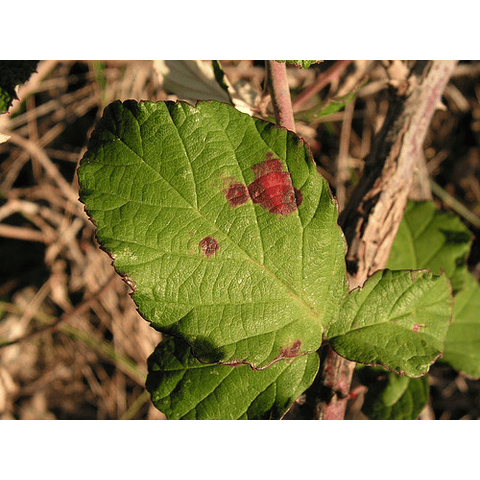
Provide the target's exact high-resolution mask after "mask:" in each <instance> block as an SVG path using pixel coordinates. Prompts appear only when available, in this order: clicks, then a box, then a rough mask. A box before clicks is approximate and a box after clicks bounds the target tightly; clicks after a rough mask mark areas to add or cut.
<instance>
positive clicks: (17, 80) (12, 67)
mask: <svg viewBox="0 0 480 480" xmlns="http://www.w3.org/2000/svg"><path fill="white" fill-rule="evenodd" d="M37 64H38V60H1V61H0V114H1V113H6V112H7V111H8V109H9V108H10V106H11V105H12V102H13V100H15V99H17V94H16V93H15V87H16V86H17V85H20V84H22V83H25V82H26V81H27V80H28V79H29V78H30V75H31V74H32V73H33V72H34V71H35V69H36V68H37Z"/></svg>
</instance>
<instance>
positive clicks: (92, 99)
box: [0, 61, 480, 419]
mask: <svg viewBox="0 0 480 480" xmlns="http://www.w3.org/2000/svg"><path fill="white" fill-rule="evenodd" d="M223 65H224V68H225V69H226V71H227V73H228V74H229V75H230V78H231V80H232V81H233V82H235V81H237V80H241V79H243V80H246V81H248V82H249V83H250V84H251V85H253V86H254V88H256V89H257V90H259V91H260V88H261V87H260V85H261V82H262V79H263V73H264V72H263V68H262V66H261V64H260V63H254V62H249V61H240V62H224V63H223ZM333 65H334V62H325V64H321V65H319V66H316V67H315V68H314V69H309V70H304V71H302V70H298V69H291V73H292V75H291V82H292V85H291V86H292V89H293V90H295V89H297V88H302V89H303V88H305V87H308V86H309V85H312V84H313V83H314V82H315V78H316V76H317V74H318V73H319V72H320V73H322V74H323V75H325V72H329V71H330V73H331V72H332V71H331V70H329V69H330V68H331V67H332V66H333ZM366 75H368V77H369V78H370V79H371V81H370V82H369V83H368V84H367V85H366V86H364V87H363V88H362V89H361V90H360V92H359V95H358V97H357V100H356V102H355V104H351V106H349V107H347V109H346V110H345V111H344V112H340V113H337V114H334V115H333V116H332V117H330V118H329V119H328V120H329V121H328V122H326V121H325V119H316V120H312V119H306V120H304V121H302V122H299V123H298V133H299V134H300V135H301V136H303V137H304V138H305V139H306V141H307V142H308V143H309V145H310V147H311V148H312V152H313V154H314V157H315V159H316V161H317V162H318V164H319V167H320V168H321V170H322V173H323V174H324V175H325V176H326V178H327V180H328V181H329V182H330V183H331V185H332V188H333V189H334V191H335V192H336V193H337V195H338V197H339V199H340V201H342V198H344V197H345V196H347V198H348V192H349V189H350V188H351V180H352V178H353V179H355V177H358V175H359V174H360V171H361V166H362V162H361V159H362V158H364V157H365V155H366V154H367V153H368V150H369V147H370V144H371V140H372V136H373V134H374V132H375V130H376V129H377V128H378V126H379V125H380V124H381V121H382V118H383V116H384V115H385V111H386V106H387V104H386V97H385V90H384V88H385V75H384V70H383V68H382V67H381V65H379V63H378V62H353V63H352V64H348V65H347V64H345V65H344V68H342V70H341V71H339V72H338V75H337V74H336V76H330V77H329V78H326V84H325V88H323V89H322V90H321V92H320V95H321V96H322V97H323V98H324V97H326V96H328V95H329V96H335V95H340V94H342V93H346V92H347V91H349V89H351V88H352V86H353V85H357V84H359V83H361V81H362V79H363V78H364V77H365V76H366ZM19 97H20V99H21V100H22V103H20V102H15V104H14V107H13V109H11V112H10V114H8V115H3V116H1V117H0V131H4V130H9V131H11V132H12V137H11V139H10V140H9V141H8V142H7V143H5V144H2V145H0V273H1V277H0V343H3V346H1V348H0V418H1V419H162V418H164V416H163V415H162V414H161V413H160V412H158V411H157V410H156V409H155V408H154V407H153V406H152V405H151V404H150V401H149V396H148V394H146V392H145V391H144V381H145V377H146V373H147V372H146V359H147V357H148V356H149V355H150V353H151V352H152V351H153V349H154V347H155V345H156V344H157V343H158V342H159V341H160V340H161V335H160V334H159V333H158V332H156V331H154V330H153V329H152V328H151V327H150V326H149V324H148V322H146V321H144V320H143V319H142V318H141V317H140V316H139V315H138V313H137V312H136V309H135V305H134V304H133V302H132V300H131V299H130V297H129V295H128V292H129V289H128V287H127V286H126V285H125V284H124V283H123V281H122V280H121V279H120V277H119V276H118V275H116V274H115V273H114V271H113V268H112V266H111V260H110V258H109V257H108V255H107V254H106V253H104V252H103V251H101V250H100V249H99V248H98V245H97V244H96V242H95V238H94V229H93V226H92V224H91V223H90V222H89V220H88V218H87V217H86V215H85V213H84V210H83V206H82V205H81V204H80V203H79V202H78V185H77V180H76V175H75V172H76V168H77V164H78V161H79V160H80V158H81V157H82V155H83V153H84V151H85V148H86V143H87V139H88V137H89V135H90V132H91V130H92V128H93V126H94V124H95V122H96V121H97V120H98V119H99V117H100V116H101V114H102V111H103V108H104V107H105V106H106V105H107V104H108V103H110V102H111V101H113V100H115V99H120V100H125V99H127V98H134V99H137V100H141V99H150V100H163V99H166V98H167V97H168V96H167V92H164V91H163V90H162V89H161V87H160V85H159V82H158V78H157V76H156V73H155V72H154V70H153V69H152V64H151V62H147V61H129V62H118V61H115V62H93V61H81V62H77V61H42V62H40V64H39V66H38V69H37V73H36V74H35V75H34V76H32V78H31V79H30V81H29V82H28V83H27V84H25V85H24V86H22V87H21V89H20V91H19ZM479 100H480V63H479V62H466V63H462V64H459V65H458V67H457V70H456V72H455V75H454V77H453V79H452V81H451V83H450V85H449V87H448V88H447V91H446V92H445V103H446V104H447V106H448V110H447V111H444V112H438V113H437V114H436V116H435V118H434V121H433V124H432V128H431V132H430V133H429V136H428V139H427V142H426V145H425V155H426V159H427V168H428V171H429V174H430V176H431V177H432V178H434V179H435V180H436V182H437V184H438V185H439V186H440V187H441V188H442V189H443V190H442V191H444V192H447V193H449V194H451V195H452V196H453V197H456V198H457V199H458V200H460V201H461V202H462V203H463V205H465V206H466V207H467V209H468V210H469V212H471V213H473V214H474V215H476V216H477V217H478V215H479V214H480V183H479V180H480V106H479ZM302 101H303V100H302ZM298 104H299V102H298ZM262 108H264V109H267V112H268V106H265V105H263V106H260V107H259V109H262ZM339 159H340V164H341V165H343V169H336V168H335V164H336V162H337V161H338V160H339ZM345 172H347V173H348V175H345ZM352 173H353V175H352ZM442 196H443V201H438V200H437V201H438V203H439V205H440V206H443V207H446V208H452V205H451V201H450V200H449V197H447V196H445V195H444V194H442ZM472 222H475V219H470V220H469V221H467V225H468V226H469V227H470V228H472V229H473V230H474V231H476V232H477V233H478V229H479V227H480V226H479V225H477V226H476V227H474V225H473V224H472ZM479 262H480V254H479V252H478V247H477V244H475V246H474V250H473V252H472V254H471V256H470V261H469V264H470V267H471V269H472V270H473V271H474V273H476V274H477V278H478V273H479V268H478V265H479ZM431 384H432V398H431V405H430V406H429V408H428V409H426V410H425V412H424V413H423V414H422V418H443V419H449V418H452V419H455V418H465V419H467V418H480V386H479V381H474V380H471V379H468V378H466V377H464V376H463V375H461V374H458V373H457V372H455V371H453V370H452V369H449V368H448V367H447V366H445V365H438V366H434V367H433V368H432V375H431ZM360 401H361V399H360ZM358 402H359V400H357V401H356V402H354V403H352V405H351V408H350V414H349V415H350V417H349V418H359V413H358V411H359V408H360V404H359V403H358Z"/></svg>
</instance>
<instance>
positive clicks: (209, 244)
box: [199, 237, 219, 258]
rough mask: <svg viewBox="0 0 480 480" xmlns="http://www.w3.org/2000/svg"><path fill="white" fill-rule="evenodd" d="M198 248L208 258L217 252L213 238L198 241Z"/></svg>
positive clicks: (216, 245) (216, 244)
mask: <svg viewBox="0 0 480 480" xmlns="http://www.w3.org/2000/svg"><path fill="white" fill-rule="evenodd" d="M199 245H200V248H201V249H202V252H203V254H204V255H205V256H206V257H207V258H209V257H211V256H212V255H213V254H214V253H216V252H217V251H218V248H219V245H218V242H217V241H216V240H215V239H214V238H213V237H205V238H204V239H202V240H201V241H200V244H199Z"/></svg>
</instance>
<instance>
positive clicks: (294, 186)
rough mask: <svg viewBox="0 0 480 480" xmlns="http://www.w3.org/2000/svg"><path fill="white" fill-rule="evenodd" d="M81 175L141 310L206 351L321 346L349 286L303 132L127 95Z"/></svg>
mask: <svg viewBox="0 0 480 480" xmlns="http://www.w3.org/2000/svg"><path fill="white" fill-rule="evenodd" d="M78 176H79V181H80V185H81V198H82V201H83V202H85V204H86V208H87V211H88V213H89V215H90V216H91V218H92V220H93V221H94V223H95V225H96V226H97V236H98V239H99V241H100V243H101V244H102V245H103V247H104V248H105V249H106V250H107V251H108V252H110V253H111V255H112V257H114V265H115V267H116V269H117V270H118V271H119V272H120V273H121V274H122V275H124V277H125V278H126V280H127V282H128V283H129V284H130V285H132V287H133V289H134V290H135V293H134V294H133V299H134V300H135V302H136V303H137V305H138V308H139V311H140V313H141V314H142V315H143V316H144V317H145V318H146V319H148V320H149V321H150V322H151V323H152V325H153V326H154V327H155V328H157V329H158V330H160V331H162V332H164V333H167V334H170V335H173V336H175V337H179V338H182V339H184V340H185V341H186V342H187V343H188V345H189V346H190V347H192V349H193V354H194V356H195V357H196V358H197V359H198V360H197V361H202V362H207V363H215V364H219V365H222V364H227V365H236V366H238V365H241V364H247V365H249V366H251V367H252V368H255V369H262V368H264V369H266V368H268V369H270V368H271V367H272V366H274V365H275V364H276V363H285V362H289V361H290V359H291V358H295V357H298V356H301V355H304V354H306V353H310V354H311V356H313V357H316V353H314V352H315V351H316V350H317V349H318V348H319V346H320V344H321V341H322V331H323V328H324V326H325V325H326V324H328V323H329V322H331V321H332V319H334V318H335V317H336V315H337V310H338V306H339V304H340V300H341V299H342V298H343V296H344V295H345V293H346V288H347V287H346V276H345V266H344V255H345V243H344V240H343V236H342V233H341V230H340V228H339V227H338V225H337V223H336V220H337V209H336V206H335V203H334V201H333V199H332V197H331V194H330V192H329V189H328V186H327V184H326V182H325V180H324V179H323V178H322V177H320V176H319V175H318V173H317V171H316V167H315V165H314V163H313V161H312V159H311V156H310V153H309V151H308V149H307V147H306V145H305V144H304V143H303V142H302V141H301V140H300V139H299V138H298V137H297V136H295V135H294V134H292V133H291V132H287V131H286V130H284V129H279V128H276V127H274V126H273V125H271V124H268V123H266V122H263V121H261V120H258V119H254V118H252V117H250V116H248V115H245V114H242V113H240V112H238V111H237V110H235V109H234V108H233V107H230V106H228V105H225V104H221V103H218V102H201V103H199V104H198V105H197V107H192V106H190V105H189V104H186V103H182V102H177V103H173V102H166V103H163V102H160V103H153V102H144V103H140V104H138V103H136V102H133V101H127V102H125V103H123V104H122V103H120V102H115V103H113V104H112V105H110V106H109V107H108V108H107V109H106V111H105V114H104V117H103V119H102V120H101V121H100V122H99V124H98V126H97V128H96V130H95V132H94V134H93V135H92V138H91V141H90V144H89V148H88V152H87V154H86V156H85V157H84V159H83V160H82V163H81V166H80V168H79V171H78ZM307 199H308V201H307ZM303 361H307V360H306V359H304V360H302V362H303ZM315 361H317V360H313V359H312V360H308V362H309V365H310V364H311V363H312V362H315ZM302 362H300V361H299V362H298V363H296V364H297V365H300V364H301V363H302ZM226 368H227V369H232V368H235V367H232V366H228V367H226ZM278 368H280V367H278ZM278 368H277V370H278ZM189 369H190V367H189ZM211 370H212V371H216V370H215V369H211ZM241 371H242V372H244V373H243V374H242V375H244V376H246V375H251V369H250V367H247V368H243V369H242V370H241ZM235 375H238V374H237V373H236V374H235ZM268 375H270V374H268ZM266 376H267V374H265V375H264V376H263V377H266ZM257 377H260V375H258V376H257ZM246 378H247V377H246ZM248 378H249V377H248ZM310 380H313V378H311V379H310ZM162 388H163V387H162ZM296 388H297V387H296V385H293V387H292V388H291V389H290V390H291V391H296ZM192 392H194V390H192ZM217 400H218V401H220V400H222V399H217ZM197 401H198V399H194V403H195V402H197ZM224 403H225V405H227V402H226V399H225V401H224Z"/></svg>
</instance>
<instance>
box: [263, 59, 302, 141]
mask: <svg viewBox="0 0 480 480" xmlns="http://www.w3.org/2000/svg"><path fill="white" fill-rule="evenodd" d="M266 67H267V85H268V89H269V91H270V95H271V97H272V104H273V111H274V112H275V121H276V123H277V125H280V126H281V127H285V128H286V129H287V130H291V131H292V132H295V121H294V119H293V109H292V100H291V98H290V88H289V87H288V81H287V67H286V64H285V63H280V62H277V61H275V60H267V62H266Z"/></svg>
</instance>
